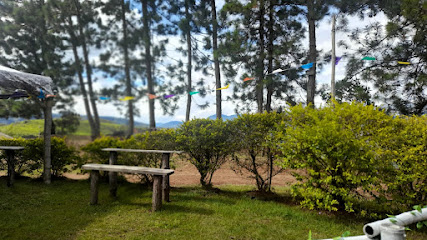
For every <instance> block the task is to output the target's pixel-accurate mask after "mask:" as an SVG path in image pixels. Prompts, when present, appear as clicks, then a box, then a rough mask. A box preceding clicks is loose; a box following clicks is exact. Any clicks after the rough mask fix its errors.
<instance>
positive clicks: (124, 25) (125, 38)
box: [120, 0, 135, 138]
mask: <svg viewBox="0 0 427 240" xmlns="http://www.w3.org/2000/svg"><path fill="white" fill-rule="evenodd" d="M120 4H121V7H122V11H121V18H122V28H123V55H124V59H125V76H126V95H127V96H132V82H131V79H130V66H129V52H128V33H127V23H126V4H125V0H123V1H120ZM128 113H129V123H128V124H129V125H128V127H129V128H128V134H127V138H130V137H131V136H132V135H133V129H134V125H135V123H134V119H133V100H129V101H128Z"/></svg>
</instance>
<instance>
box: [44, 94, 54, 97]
mask: <svg viewBox="0 0 427 240" xmlns="http://www.w3.org/2000/svg"><path fill="white" fill-rule="evenodd" d="M50 97H56V95H53V94H48V95H46V98H50Z"/></svg>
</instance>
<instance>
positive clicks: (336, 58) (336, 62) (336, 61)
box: [335, 57, 342, 66]
mask: <svg viewBox="0 0 427 240" xmlns="http://www.w3.org/2000/svg"><path fill="white" fill-rule="evenodd" d="M341 58H342V57H335V66H336V65H338V62H339V61H340V60H341Z"/></svg>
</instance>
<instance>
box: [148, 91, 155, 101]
mask: <svg viewBox="0 0 427 240" xmlns="http://www.w3.org/2000/svg"><path fill="white" fill-rule="evenodd" d="M147 95H148V98H149V99H150V100H151V99H155V98H157V96H156V95H154V94H151V93H147Z"/></svg>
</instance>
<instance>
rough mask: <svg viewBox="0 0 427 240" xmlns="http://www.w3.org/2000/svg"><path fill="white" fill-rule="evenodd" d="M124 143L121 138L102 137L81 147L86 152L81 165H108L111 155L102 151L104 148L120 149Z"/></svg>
mask: <svg viewBox="0 0 427 240" xmlns="http://www.w3.org/2000/svg"><path fill="white" fill-rule="evenodd" d="M121 145H122V143H121V141H120V139H119V138H115V137H101V138H97V139H95V140H94V141H93V142H91V143H89V144H87V145H85V146H83V147H81V150H83V151H84V155H83V159H84V160H83V162H80V163H79V165H83V164H84V163H86V162H94V163H104V164H105V163H108V159H109V158H110V153H109V152H105V151H102V150H101V149H103V148H119V147H121Z"/></svg>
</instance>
